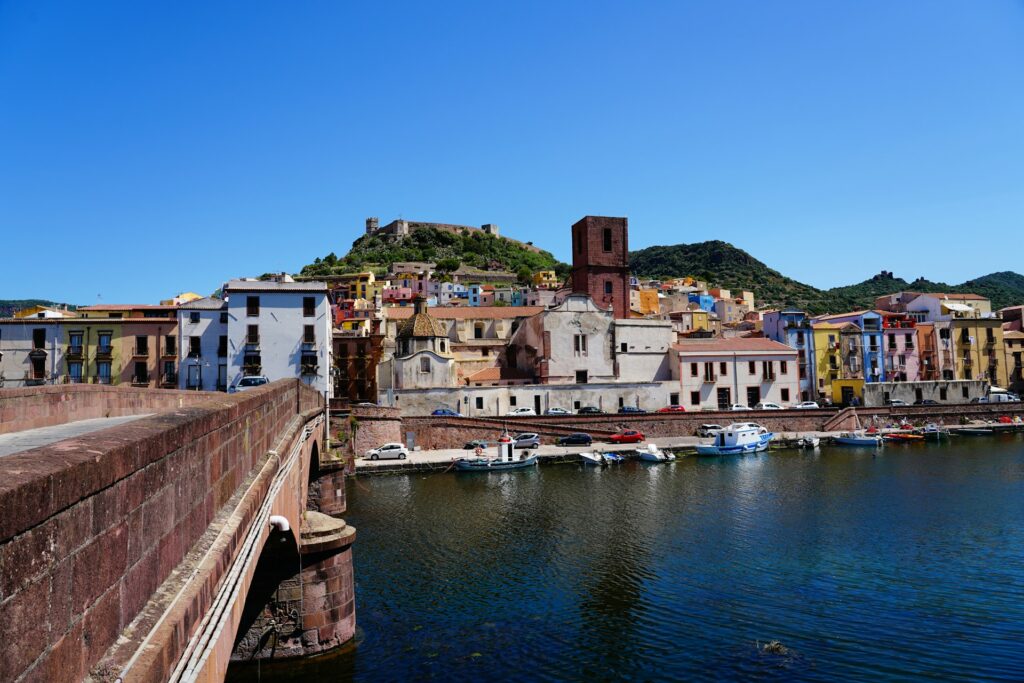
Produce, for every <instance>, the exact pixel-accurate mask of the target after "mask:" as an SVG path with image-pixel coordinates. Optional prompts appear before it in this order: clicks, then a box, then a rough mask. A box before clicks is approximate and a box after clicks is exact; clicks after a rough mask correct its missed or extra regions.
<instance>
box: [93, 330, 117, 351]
mask: <svg viewBox="0 0 1024 683" xmlns="http://www.w3.org/2000/svg"><path fill="white" fill-rule="evenodd" d="M113 336H114V335H113V333H112V332H100V333H99V334H98V335H96V346H97V349H96V352H97V353H110V352H111V351H112V350H113V349H112V348H111V345H110V340H111V338H112V337H113Z"/></svg>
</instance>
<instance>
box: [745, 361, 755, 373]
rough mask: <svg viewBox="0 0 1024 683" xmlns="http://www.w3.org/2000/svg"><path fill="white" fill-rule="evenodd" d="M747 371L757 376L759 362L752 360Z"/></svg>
mask: <svg viewBox="0 0 1024 683" xmlns="http://www.w3.org/2000/svg"><path fill="white" fill-rule="evenodd" d="M747 371H748V372H749V373H750V374H751V375H756V374H757V361H753V360H752V361H749V362H748V363H747Z"/></svg>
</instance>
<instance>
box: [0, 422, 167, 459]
mask: <svg viewBox="0 0 1024 683" xmlns="http://www.w3.org/2000/svg"><path fill="white" fill-rule="evenodd" d="M143 417H147V415H129V416H127V417H97V418H95V419H92V420H79V421H78V422H68V423H65V424H62V425H55V426H53V427H40V428H38V429H26V430H25V431H23V432H12V433H10V434H0V457H2V456H5V455H13V454H15V453H20V452H21V451H27V450H29V449H32V448H39V447H40V446H49V445H50V444H52V443H57V442H58V441H63V440H64V439H71V438H74V437H76V436H82V435H83V434H90V433H92V432H98V431H100V430H101V429H109V428H110V427H116V426H118V425H122V424H125V423H126V422H131V421H132V420H138V419H139V418H143Z"/></svg>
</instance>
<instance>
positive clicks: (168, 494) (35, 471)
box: [0, 380, 323, 682]
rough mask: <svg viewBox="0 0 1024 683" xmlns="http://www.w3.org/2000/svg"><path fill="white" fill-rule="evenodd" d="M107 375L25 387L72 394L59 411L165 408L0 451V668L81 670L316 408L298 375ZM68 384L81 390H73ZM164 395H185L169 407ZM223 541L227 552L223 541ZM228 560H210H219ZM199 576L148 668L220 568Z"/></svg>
mask: <svg viewBox="0 0 1024 683" xmlns="http://www.w3.org/2000/svg"><path fill="white" fill-rule="evenodd" d="M96 389H100V391H96ZM110 389H111V388H108V387H85V386H75V387H71V388H64V387H55V388H52V391H51V388H50V387H46V388H43V389H42V390H41V391H40V390H36V391H39V392H40V393H41V394H42V395H43V396H44V398H43V399H40V401H41V403H42V404H43V405H46V404H48V403H49V402H50V401H52V400H54V399H52V398H47V396H48V395H49V394H52V393H56V394H58V395H59V396H61V397H62V398H60V399H57V402H58V403H59V402H60V401H64V402H66V403H67V404H68V407H69V409H68V410H64V411H63V415H64V416H67V415H82V414H84V410H77V409H74V406H75V405H76V404H78V403H81V404H83V405H84V404H85V403H88V402H95V403H96V404H98V405H99V407H95V406H94V407H92V408H90V409H89V410H93V411H97V412H99V413H100V414H101V415H102V414H103V413H105V412H107V411H108V410H109V411H110V413H111V414H117V413H118V411H129V410H137V412H152V411H159V410H161V409H162V410H164V412H160V413H159V414H157V415H154V416H152V417H149V418H143V419H140V420H137V421H135V422H132V423H131V424H127V425H123V426H120V427H115V428H111V429H107V430H103V431H101V432H95V433H92V434H89V435H86V436H83V437H79V438H75V439H69V440H65V441H62V442H58V443H55V444H52V445H50V446H46V447H43V448H38V449H34V450H30V451H25V452H22V453H18V454H15V455H11V456H7V457H5V458H2V459H0V507H2V509H3V510H4V514H3V515H2V516H0V642H3V643H4V656H3V657H0V680H2V681H19V682H20V681H27V680H42V681H57V680H62V681H63V680H78V679H81V678H83V677H84V676H85V675H86V674H87V673H88V672H89V671H90V669H92V668H93V667H94V666H95V665H96V664H97V662H99V661H100V660H101V657H103V656H104V654H105V653H107V651H108V649H110V648H112V646H113V645H114V644H115V642H116V641H118V638H119V636H120V635H122V630H123V629H125V628H126V627H128V626H129V625H130V624H133V620H135V619H136V618H137V617H139V618H143V617H141V616H140V612H141V610H142V608H143V607H144V606H145V605H146V604H147V602H148V601H150V599H151V598H152V597H153V596H154V593H155V592H156V591H157V588H158V587H159V586H160V585H161V584H162V583H164V581H165V580H167V579H168V578H169V577H170V576H171V575H172V572H173V571H174V570H175V569H176V568H177V567H178V566H179V565H180V564H181V563H182V561H183V559H184V558H185V556H186V553H188V552H189V551H190V550H191V549H193V548H194V546H196V545H197V541H199V540H200V539H201V537H202V538H205V537H204V533H206V532H207V530H208V528H209V527H210V526H211V522H213V520H214V518H215V516H217V515H218V513H220V512H221V511H222V510H223V509H225V508H226V507H227V504H228V503H229V501H231V500H232V497H233V496H234V495H235V494H236V492H237V491H239V490H240V489H241V488H242V485H243V483H244V482H246V480H247V478H249V477H251V476H252V472H253V471H254V470H257V469H258V466H259V465H260V463H265V462H266V461H267V457H268V456H267V454H268V451H270V450H271V449H273V448H276V447H278V445H279V444H278V441H279V439H280V438H281V437H282V435H284V434H286V433H287V432H288V426H289V424H290V423H292V421H293V419H294V418H295V417H296V416H297V415H298V414H299V412H300V411H302V410H316V407H317V406H318V405H320V404H321V403H322V400H323V399H322V397H321V396H320V395H319V394H318V393H317V392H315V391H312V390H310V389H308V388H306V387H304V386H303V385H302V384H301V383H299V382H298V381H295V380H281V381H278V382H274V383H273V384H270V385H268V386H266V387H261V388H259V389H255V390H252V391H247V392H245V393H242V394H234V395H230V396H229V395H226V394H202V393H196V392H163V391H157V390H152V389H150V390H145V391H144V392H139V391H130V390H122V389H120V388H114V391H113V392H111V391H110ZM79 391H83V395H82V396H74V395H73V394H74V393H76V392H79ZM138 394H142V395H138ZM149 395H152V396H153V398H152V399H147V397H148V396H149ZM168 397H169V398H170V400H172V401H175V402H176V401H178V400H179V399H180V400H181V401H182V402H183V404H187V403H188V402H191V403H192V405H191V406H185V407H180V408H175V409H172V410H167V405H166V403H167V400H168ZM18 398H20V399H21V404H22V405H28V403H29V402H30V397H18ZM105 398H109V399H110V401H111V403H110V406H111V407H110V408H109V409H107V408H105V407H104V406H103V401H104V400H105ZM204 399H205V400H204ZM49 412H50V414H51V415H57V414H60V413H61V411H60V410H58V409H52V410H50V411H49ZM90 416H95V415H90ZM207 536H208V534H207ZM239 540H240V539H239V538H234V539H232V543H234V544H237V543H238V542H239ZM224 552H225V553H227V554H228V556H229V557H230V556H231V554H232V553H233V547H228V548H226V549H225V550H224ZM227 566H228V563H223V564H222V565H220V570H221V573H223V571H226V568H227ZM206 578H207V582H206V583H203V582H197V583H199V584H200V585H197V586H192V589H193V590H194V591H195V596H194V597H195V600H196V602H191V603H189V606H188V608H187V609H183V612H184V613H185V615H186V616H184V617H182V619H183V620H184V621H183V622H180V623H178V624H177V625H176V628H175V630H176V633H177V636H176V638H175V639H174V641H173V642H172V643H169V644H167V645H166V647H167V648H168V649H165V650H163V651H161V652H159V656H158V657H157V658H156V659H154V660H152V661H150V662H148V663H147V667H148V668H147V671H149V672H150V673H153V672H157V673H155V674H154V675H157V676H159V675H161V674H160V673H159V672H163V674H166V673H167V669H166V667H169V666H171V665H172V664H173V662H174V661H175V660H176V658H177V656H180V647H181V645H182V639H184V641H187V639H188V636H189V634H190V633H191V632H192V629H193V628H194V627H195V626H196V624H197V622H198V621H199V620H200V619H201V618H202V615H203V610H202V606H203V605H202V604H201V603H202V602H203V600H204V599H205V600H207V601H208V600H209V599H210V598H211V596H212V594H213V592H214V586H215V585H216V581H217V580H219V578H220V575H216V576H210V577H206ZM197 605H198V607H197ZM134 626H138V625H137V624H135V625H134ZM139 630H141V631H142V632H143V633H144V632H146V631H147V630H148V629H142V628H136V632H135V633H134V637H139V633H138V631H139ZM94 673H96V674H97V675H98V677H100V678H104V677H106V673H109V672H94Z"/></svg>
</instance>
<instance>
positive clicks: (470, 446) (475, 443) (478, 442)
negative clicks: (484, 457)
mask: <svg viewBox="0 0 1024 683" xmlns="http://www.w3.org/2000/svg"><path fill="white" fill-rule="evenodd" d="M477 447H480V448H487V439H473V440H472V441H467V442H466V445H465V446H463V448H464V449H466V450H467V451H474V450H476V449H477Z"/></svg>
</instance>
